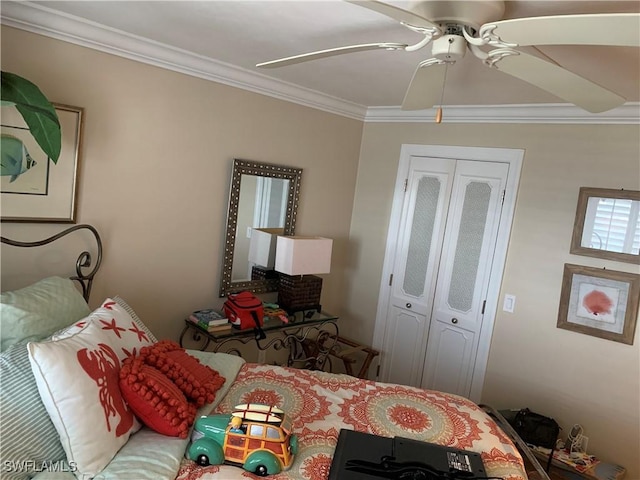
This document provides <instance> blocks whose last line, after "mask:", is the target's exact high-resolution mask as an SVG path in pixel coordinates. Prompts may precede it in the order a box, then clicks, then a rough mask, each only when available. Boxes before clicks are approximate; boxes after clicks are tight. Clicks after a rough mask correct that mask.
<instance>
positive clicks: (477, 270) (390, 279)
mask: <svg viewBox="0 0 640 480" xmlns="http://www.w3.org/2000/svg"><path fill="white" fill-rule="evenodd" d="M522 154H523V152H522V151H521V150H510V149H487V148H471V147H429V146H416V145H410V146H403V150H402V153H401V158H400V165H399V170H398V180H397V182H396V192H395V195H394V207H393V211H392V216H391V219H390V222H389V235H388V239H387V252H386V255H385V267H384V273H383V281H382V285H381V291H380V293H381V295H380V299H381V300H380V305H379V306H378V317H377V319H376V332H375V337H374V344H376V346H377V348H379V349H380V350H381V351H382V352H383V354H382V361H381V370H380V379H381V380H382V381H388V382H393V383H401V384H404V385H413V386H420V387H423V388H428V389H435V390H441V391H445V392H450V393H456V394H459V395H463V396H466V397H471V396H472V393H473V392H472V390H474V388H473V387H474V385H473V383H474V380H475V381H476V383H478V382H480V385H479V386H478V385H476V386H475V390H476V391H477V392H476V393H477V395H479V391H480V389H481V387H482V385H481V379H482V380H483V378H484V368H485V366H486V358H487V356H488V348H489V342H490V337H491V335H490V330H491V329H492V327H493V317H494V316H495V311H496V305H497V297H498V294H499V287H500V279H501V277H502V270H503V266H504V260H505V257H506V244H507V242H508V238H509V231H510V226H511V219H512V216H513V203H514V201H515V189H516V184H517V177H518V176H519V170H520V163H521V160H522ZM507 193H509V195H508V197H507ZM505 201H507V204H506V206H505ZM489 303H490V304H491V305H488V304H489ZM488 317H490V318H488ZM487 331H488V334H487Z"/></svg>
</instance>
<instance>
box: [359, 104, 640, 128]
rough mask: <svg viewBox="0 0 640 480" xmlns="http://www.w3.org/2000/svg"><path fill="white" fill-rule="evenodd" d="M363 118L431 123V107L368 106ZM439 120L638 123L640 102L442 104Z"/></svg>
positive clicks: (433, 113)
mask: <svg viewBox="0 0 640 480" xmlns="http://www.w3.org/2000/svg"><path fill="white" fill-rule="evenodd" d="M365 121H366V122H392V123H393V122H401V123H412V122H416V123H417V122H420V123H435V109H429V110H418V111H403V110H401V109H400V108H399V107H369V108H368V109H367V116H366V118H365ZM442 123H548V124H598V125H602V124H611V125H623V124H632V125H638V124H640V102H628V103H626V104H624V105H622V106H620V107H618V108H615V109H613V110H609V111H608V112H603V113H589V112H587V111H585V110H583V109H581V108H579V107H576V106H574V105H569V104H565V103H544V104H543V103H541V104H530V105H468V106H464V105H448V106H445V105H443V106H442Z"/></svg>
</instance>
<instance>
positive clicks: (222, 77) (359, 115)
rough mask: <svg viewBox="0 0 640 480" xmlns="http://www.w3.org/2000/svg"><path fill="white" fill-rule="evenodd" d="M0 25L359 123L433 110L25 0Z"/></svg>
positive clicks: (570, 109)
mask: <svg viewBox="0 0 640 480" xmlns="http://www.w3.org/2000/svg"><path fill="white" fill-rule="evenodd" d="M0 21H1V23H2V24H3V25H7V26H10V27H14V28H18V29H21V30H26V31H28V32H31V33H36V34H39V35H43V36H46V37H50V38H55V39H57V40H62V41H64V42H68V43H72V44H75V45H80V46H83V47H87V48H91V49H94V50H98V51H101V52H105V53H109V54H112V55H117V56H119V57H123V58H127V59H129V60H134V61H137V62H142V63H146V64H149V65H154V66H156V67H160V68H164V69H167V70H172V71H175V72H179V73H183V74H185V75H191V76H194V77H198V78H202V79H205V80H210V81H213V82H218V83H222V84H225V85H230V86H232V87H237V88H241V89H243V90H248V91H251V92H254V93H258V94H261V95H266V96H269V97H273V98H277V99H280V100H285V101H288V102H293V103H296V104H299V105H303V106H306V107H311V108H315V109H318V110H322V111H325V112H329V113H333V114H336V115H340V116H344V117H347V118H352V119H355V120H360V121H364V122H405V123H406V122H423V123H432V122H434V110H433V109H430V110H420V111H403V110H401V109H400V107H368V108H367V107H366V106H363V105H359V104H356V103H353V102H348V101H346V100H343V99H340V98H337V97H333V96H331V95H327V94H324V93H321V92H318V91H316V90H311V89H308V88H304V87H300V86H298V85H294V84H292V83H288V82H284V81H281V80H276V79H273V78H270V77H268V76H266V75H263V74H259V73H256V72H253V71H251V70H247V69H244V68H240V67H237V66H235V65H231V64H228V63H224V62H220V61H218V60H214V59H211V58H208V57H205V56H202V55H198V54H195V53H192V52H188V51H186V50H182V49H179V48H175V47H172V46H169V45H165V44H162V43H159V42H155V41H153V40H149V39H146V38H142V37H139V36H137V35H133V34H130V33H126V32H123V31H121V30H117V29H113V28H110V27H106V26H104V25H100V24H98V23H95V22H92V21H89V20H85V19H83V18H79V17H76V16H73V15H69V14H66V13H63V12H59V11H56V10H53V9H50V8H47V7H45V6H42V5H40V4H33V3H30V2H14V1H6V0H4V1H2V11H1V16H0ZM443 123H550V124H558V123H572V124H576V123H585V124H640V103H628V104H625V105H624V106H622V107H619V108H616V109H614V110H611V111H609V112H604V113H601V114H591V113H588V112H585V111H584V110H582V109H580V108H578V107H575V106H572V105H568V104H536V105H469V106H457V105H454V106H446V107H443Z"/></svg>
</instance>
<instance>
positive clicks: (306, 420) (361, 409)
mask: <svg viewBox="0 0 640 480" xmlns="http://www.w3.org/2000/svg"><path fill="white" fill-rule="evenodd" d="M242 403H263V404H270V405H277V406H279V407H280V408H282V409H283V410H284V411H285V412H287V414H288V415H289V417H290V418H291V419H293V422H294V428H293V430H294V432H295V433H296V434H297V436H298V438H299V452H298V454H297V455H296V459H295V461H294V463H293V465H292V466H291V468H290V469H289V470H287V471H286V472H282V473H280V474H278V475H273V476H270V477H269V478H270V479H274V480H284V479H308V480H324V479H326V478H327V476H328V472H329V468H330V466H331V459H332V456H333V451H334V449H335V446H336V442H337V439H338V434H339V432H340V429H342V428H346V429H351V430H357V431H361V432H367V433H372V434H375V435H381V436H386V437H394V436H401V437H407V438H413V439H417V440H422V441H427V442H432V443H437V444H441V445H448V446H452V447H456V448H460V449H464V450H471V451H475V452H479V453H481V455H482V459H483V462H484V465H485V468H486V471H487V476H489V477H499V478H503V479H504V480H524V479H526V478H527V476H526V474H525V472H524V467H523V463H522V459H521V457H520V454H519V453H518V451H517V450H516V448H515V446H514V445H513V443H512V442H511V440H510V439H509V438H508V437H507V436H506V435H505V434H504V433H503V432H502V430H500V429H499V428H498V427H497V425H496V424H495V423H494V421H493V420H492V419H491V418H490V417H489V416H488V415H487V414H485V412H484V411H483V410H482V409H480V408H479V407H478V406H477V405H476V404H474V403H472V402H471V401H469V400H467V399H465V398H463V397H459V396H457V395H450V394H446V393H442V392H436V391H431V390H421V389H418V388H413V387H407V386H402V385H393V384H386V383H379V382H373V381H369V380H361V379H357V378H354V377H350V376H347V375H336V374H330V373H325V372H312V371H307V370H296V369H290V368H284V367H277V366H272V365H258V364H250V363H247V364H245V365H243V366H242V368H241V369H240V372H239V373H238V376H237V378H236V380H235V382H234V383H233V384H232V386H231V388H230V389H229V391H228V392H227V394H226V395H225V396H224V398H223V399H222V400H221V401H220V403H219V404H218V405H217V406H216V407H215V408H214V409H213V410H212V411H211V413H225V412H230V411H232V410H233V407H234V406H235V405H238V404H242ZM177 478H178V479H179V480H208V479H224V480H233V479H247V478H258V477H256V476H255V475H254V474H252V473H249V472H246V471H244V470H242V469H241V468H238V467H234V466H230V465H218V466H208V467H200V466H198V465H197V464H196V463H195V462H192V461H190V460H187V459H185V460H183V462H182V465H181V468H180V472H179V474H178V477H177Z"/></svg>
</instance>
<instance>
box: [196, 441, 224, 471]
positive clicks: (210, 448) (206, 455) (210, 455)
mask: <svg viewBox="0 0 640 480" xmlns="http://www.w3.org/2000/svg"><path fill="white" fill-rule="evenodd" d="M188 456H189V458H190V459H192V460H194V461H195V462H196V463H197V464H198V465H202V466H203V467H206V466H207V465H220V464H221V463H223V462H224V453H223V451H222V447H221V446H220V444H219V443H217V442H216V441H214V440H211V439H210V438H201V439H199V440H196V441H195V442H193V443H192V444H191V446H190V447H189V450H188Z"/></svg>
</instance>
